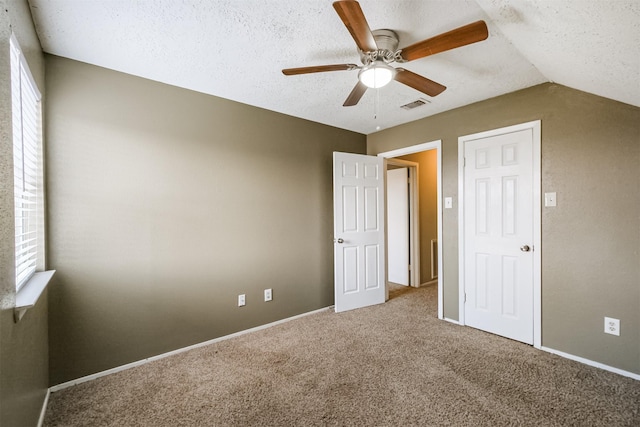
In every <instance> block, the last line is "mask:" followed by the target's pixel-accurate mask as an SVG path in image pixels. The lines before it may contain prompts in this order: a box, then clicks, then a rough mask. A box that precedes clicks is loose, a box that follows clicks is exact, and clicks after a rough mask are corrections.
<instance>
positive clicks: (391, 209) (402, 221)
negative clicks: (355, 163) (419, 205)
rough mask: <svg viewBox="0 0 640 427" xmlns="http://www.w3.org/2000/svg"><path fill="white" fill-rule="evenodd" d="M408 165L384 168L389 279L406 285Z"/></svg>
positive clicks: (407, 277)
mask: <svg viewBox="0 0 640 427" xmlns="http://www.w3.org/2000/svg"><path fill="white" fill-rule="evenodd" d="M408 177H409V168H397V169H389V170H387V250H388V252H387V259H388V261H387V269H388V274H389V281H390V282H393V283H397V284H399V285H404V286H409V182H408Z"/></svg>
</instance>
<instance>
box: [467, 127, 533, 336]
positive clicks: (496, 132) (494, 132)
mask: <svg viewBox="0 0 640 427" xmlns="http://www.w3.org/2000/svg"><path fill="white" fill-rule="evenodd" d="M540 128H541V122H540V120H534V121H531V122H527V123H521V124H518V125H513V126H507V127H503V128H499V129H492V130H489V131H485V132H479V133H475V134H471V135H464V136H461V137H459V138H458V318H459V319H460V320H459V321H460V324H461V325H464V324H465V319H464V144H465V142H467V141H469V140H475V139H480V138H488V137H492V136H497V135H502V134H505V133H511V132H518V131H521V130H525V129H531V131H532V133H533V137H532V139H533V141H532V142H533V147H532V148H533V160H532V163H533V164H532V167H533V177H532V178H533V193H532V195H531V197H532V198H533V346H534V347H535V348H540V347H541V345H542V231H541V209H542V206H541V201H540V185H541V182H542V180H541V169H540V168H541V166H540V146H541V132H540Z"/></svg>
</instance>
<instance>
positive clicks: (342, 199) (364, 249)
mask: <svg viewBox="0 0 640 427" xmlns="http://www.w3.org/2000/svg"><path fill="white" fill-rule="evenodd" d="M383 202H384V159H383V158H381V157H373V156H365V155H361V154H350V153H337V152H335V153H333V210H334V218H333V223H334V274H335V279H334V281H335V311H336V312H340V311H346V310H352V309H355V308H360V307H366V306H369V305H373V304H380V303H383V302H384V301H385V297H386V289H385V254H384V203H383Z"/></svg>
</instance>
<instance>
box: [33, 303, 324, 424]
mask: <svg viewBox="0 0 640 427" xmlns="http://www.w3.org/2000/svg"><path fill="white" fill-rule="evenodd" d="M331 307H333V306H331ZM331 307H325V308H321V309H318V310H314V311H309V312H307V313H302V314H298V315H296V316H292V317H287V318H286V319H282V320H277V321H275V322H271V323H267V324H266V325H260V326H256V327H255V328H251V329H246V330H244V331H240V332H236V333H233V334H230V335H225V336H223V337H219V338H214V339H212V340H209V341H205V342H201V343H198V344H193V345H190V346H188V347H183V348H179V349H177V350H173V351H169V352H167V353H162V354H159V355H157V356H152V357H148V358H146V359H142V360H138V361H136V362H131V363H127V364H126V365H122V366H116V367H115V368H111V369H107V370H106V371H102V372H96V373H95V374H91V375H87V376H84V377H81V378H77V379H75V380H71V381H67V382H65V383H61V384H57V385H54V386H52V387H49V390H48V391H47V400H48V398H49V392H51V393H54V392H56V391H59V390H63V389H65V388H69V387H72V386H74V385H78V384H82V383H84V382H87V381H92V380H95V379H97V378H100V377H104V376H107V375H111V374H114V373H116V372H120V371H125V370H127V369H131V368H135V367H136V366H141V365H144V364H146V363H149V362H153V361H155V360H160V359H164V358H165V357H169V356H173V355H174V354H179V353H183V352H185V351H189V350H193V349H195V348H199V347H204V346H207V345H210V344H214V343H217V342H220V341H224V340H228V339H230V338H234V337H239V336H241V335H245V334H248V333H251V332H256V331H260V330H262V329H267V328H270V327H272V326H276V325H279V324H281V323H286V322H290V321H291V320H295V319H299V318H301V317H305V316H309V315H311V314H315V313H320V312H323V311H326V310H329V309H331ZM44 408H45V409H46V402H45V406H44ZM41 418H43V419H44V412H43V413H42V415H41Z"/></svg>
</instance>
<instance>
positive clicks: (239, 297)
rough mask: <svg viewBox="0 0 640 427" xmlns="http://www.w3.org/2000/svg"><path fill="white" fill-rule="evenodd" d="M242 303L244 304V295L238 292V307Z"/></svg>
mask: <svg viewBox="0 0 640 427" xmlns="http://www.w3.org/2000/svg"><path fill="white" fill-rule="evenodd" d="M244 305H245V295H244V294H240V295H238V307H244Z"/></svg>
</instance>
